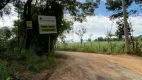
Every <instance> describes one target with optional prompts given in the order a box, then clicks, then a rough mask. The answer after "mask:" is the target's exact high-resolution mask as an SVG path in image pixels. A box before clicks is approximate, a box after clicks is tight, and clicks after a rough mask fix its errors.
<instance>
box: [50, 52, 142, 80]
mask: <svg viewBox="0 0 142 80" xmlns="http://www.w3.org/2000/svg"><path fill="white" fill-rule="evenodd" d="M57 53H58V55H60V56H61V58H63V59H64V63H62V64H61V65H59V66H58V67H57V68H56V70H55V71H54V72H53V74H52V75H51V77H50V78H48V80H142V58H141V57H136V56H130V55H105V54H94V53H93V54H92V53H81V52H64V51H60V52H57Z"/></svg>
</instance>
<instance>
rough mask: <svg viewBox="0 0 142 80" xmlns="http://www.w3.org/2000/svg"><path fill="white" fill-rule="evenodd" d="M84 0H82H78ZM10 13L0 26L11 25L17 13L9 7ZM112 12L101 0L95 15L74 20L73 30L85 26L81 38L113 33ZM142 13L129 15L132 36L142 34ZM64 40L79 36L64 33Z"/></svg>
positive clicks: (76, 38) (133, 6) (133, 5)
mask: <svg viewBox="0 0 142 80" xmlns="http://www.w3.org/2000/svg"><path fill="white" fill-rule="evenodd" d="M80 1H84V0H80ZM11 9H12V10H11V11H12V13H11V15H9V16H4V17H3V19H1V20H0V27H3V26H9V27H12V26H13V21H14V20H16V19H18V18H17V13H16V12H14V7H11ZM129 9H138V6H136V5H135V4H134V3H133V4H132V5H131V7H130V8H129ZM112 14H113V12H109V11H107V10H106V8H105V0H101V3H100V5H99V8H97V9H95V12H94V15H95V16H87V17H86V20H87V21H86V22H83V23H79V22H74V25H73V30H74V31H77V30H79V29H80V26H84V27H85V28H87V33H86V34H85V35H84V37H83V39H84V40H87V39H88V38H89V35H90V34H93V36H92V39H96V38H98V37H100V36H102V37H106V32H107V31H111V32H112V33H115V31H116V24H115V21H114V22H112V21H110V19H109V16H110V15H112ZM141 16H142V14H141V13H140V14H139V16H131V17H130V19H129V21H130V22H132V26H133V29H134V36H138V35H142V31H141V30H142V17H141ZM66 37H67V38H66V40H67V41H70V40H71V39H73V40H74V41H75V42H78V41H79V37H78V36H77V35H76V34H75V33H70V34H66Z"/></svg>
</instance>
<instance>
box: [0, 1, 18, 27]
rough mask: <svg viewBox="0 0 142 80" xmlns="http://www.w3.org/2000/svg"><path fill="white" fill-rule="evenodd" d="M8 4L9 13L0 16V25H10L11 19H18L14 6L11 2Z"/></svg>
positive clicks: (11, 23)
mask: <svg viewBox="0 0 142 80" xmlns="http://www.w3.org/2000/svg"><path fill="white" fill-rule="evenodd" d="M9 6H11V14H10V15H4V16H3V18H0V27H4V26H8V27H12V26H13V21H14V20H17V19H18V17H17V13H16V12H15V11H14V7H13V6H12V4H9Z"/></svg>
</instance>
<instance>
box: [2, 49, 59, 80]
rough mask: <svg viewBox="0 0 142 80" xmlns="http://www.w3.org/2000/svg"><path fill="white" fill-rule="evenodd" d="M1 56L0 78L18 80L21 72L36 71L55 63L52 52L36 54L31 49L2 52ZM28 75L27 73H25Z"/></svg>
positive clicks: (51, 66) (52, 65)
mask: <svg viewBox="0 0 142 80" xmlns="http://www.w3.org/2000/svg"><path fill="white" fill-rule="evenodd" d="M2 55H3V58H0V80H18V79H21V78H22V77H21V76H22V75H21V74H22V73H21V72H23V73H24V72H26V71H28V72H33V73H37V72H40V71H42V70H44V69H51V68H54V67H55V66H56V64H57V59H56V57H55V54H54V53H53V52H52V53H50V54H49V55H48V57H46V56H38V55H36V54H35V53H34V51H33V50H29V51H26V50H22V52H21V53H17V51H16V50H15V51H13V52H4V53H3V54H2ZM27 76H28V75H27Z"/></svg>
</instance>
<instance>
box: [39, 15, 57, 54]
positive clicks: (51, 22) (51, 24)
mask: <svg viewBox="0 0 142 80" xmlns="http://www.w3.org/2000/svg"><path fill="white" fill-rule="evenodd" d="M38 22H39V34H48V35H49V40H48V41H49V43H48V44H49V46H48V47H49V49H48V50H49V52H50V51H51V50H50V45H51V44H50V41H51V40H50V39H51V37H50V35H51V34H53V33H57V27H56V18H55V16H41V15H39V16H38Z"/></svg>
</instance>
